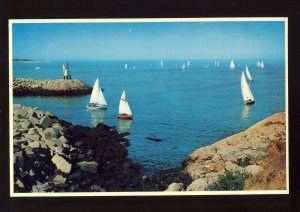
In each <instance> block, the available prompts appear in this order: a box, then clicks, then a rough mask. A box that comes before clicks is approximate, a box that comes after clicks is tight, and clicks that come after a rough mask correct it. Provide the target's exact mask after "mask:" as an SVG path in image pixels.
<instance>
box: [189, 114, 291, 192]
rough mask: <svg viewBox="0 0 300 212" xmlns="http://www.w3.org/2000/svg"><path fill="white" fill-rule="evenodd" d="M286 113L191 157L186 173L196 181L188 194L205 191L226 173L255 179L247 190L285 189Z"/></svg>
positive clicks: (201, 150)
mask: <svg viewBox="0 0 300 212" xmlns="http://www.w3.org/2000/svg"><path fill="white" fill-rule="evenodd" d="M285 142H286V121H285V113H284V112H280V113H276V114H275V115H272V116H270V117H268V118H266V119H264V120H262V121H260V122H258V123H256V124H255V125H253V126H252V127H250V128H248V129H247V130H245V131H243V132H240V133H238V134H235V135H232V136H230V137H227V138H225V139H223V140H221V141H219V142H217V143H214V144H212V145H210V146H206V147H202V148H200V149H197V150H196V151H194V152H193V153H191V154H190V155H189V157H188V160H187V163H186V167H185V169H186V171H187V172H188V174H189V175H190V176H191V178H192V179H193V182H192V183H191V184H190V185H189V186H188V188H187V190H193V191H195V190H205V188H206V187H207V186H208V185H209V184H212V183H214V182H216V180H217V179H218V176H219V175H221V174H224V172H225V171H233V172H235V171H246V172H249V173H251V174H252V176H251V177H250V178H249V179H248V180H246V183H245V189H247V190H255V189H260V190H264V189H269V190H279V189H281V190H282V189H286V183H285V182H286V166H285V164H286V156H285V152H286V145H285Z"/></svg>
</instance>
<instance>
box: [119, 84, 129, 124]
mask: <svg viewBox="0 0 300 212" xmlns="http://www.w3.org/2000/svg"><path fill="white" fill-rule="evenodd" d="M132 118H133V116H132V112H131V110H130V107H129V104H128V101H127V99H126V93H125V90H124V91H123V93H122V96H121V99H120V104H119V115H118V119H121V120H132Z"/></svg>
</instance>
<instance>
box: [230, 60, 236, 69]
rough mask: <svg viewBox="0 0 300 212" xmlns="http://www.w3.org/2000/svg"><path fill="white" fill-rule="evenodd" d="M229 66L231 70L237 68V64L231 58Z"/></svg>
mask: <svg viewBox="0 0 300 212" xmlns="http://www.w3.org/2000/svg"><path fill="white" fill-rule="evenodd" d="M229 68H230V69H231V70H233V69H234V68H235V65H234V62H233V60H231V62H230V66H229Z"/></svg>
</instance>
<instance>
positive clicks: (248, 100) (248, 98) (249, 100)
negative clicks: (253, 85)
mask: <svg viewBox="0 0 300 212" xmlns="http://www.w3.org/2000/svg"><path fill="white" fill-rule="evenodd" d="M241 90H242V95H243V101H244V104H245V105H250V104H254V103H255V99H254V97H253V95H252V93H251V90H250V87H249V85H248V83H247V81H246V77H245V74H244V71H243V72H242V76H241Z"/></svg>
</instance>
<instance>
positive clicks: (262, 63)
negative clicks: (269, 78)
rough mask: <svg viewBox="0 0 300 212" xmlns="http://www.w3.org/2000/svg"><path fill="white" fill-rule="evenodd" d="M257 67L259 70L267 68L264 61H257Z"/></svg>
mask: <svg viewBox="0 0 300 212" xmlns="http://www.w3.org/2000/svg"><path fill="white" fill-rule="evenodd" d="M256 66H257V67H258V68H264V67H265V65H264V61H261V62H259V61H257V64H256Z"/></svg>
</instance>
